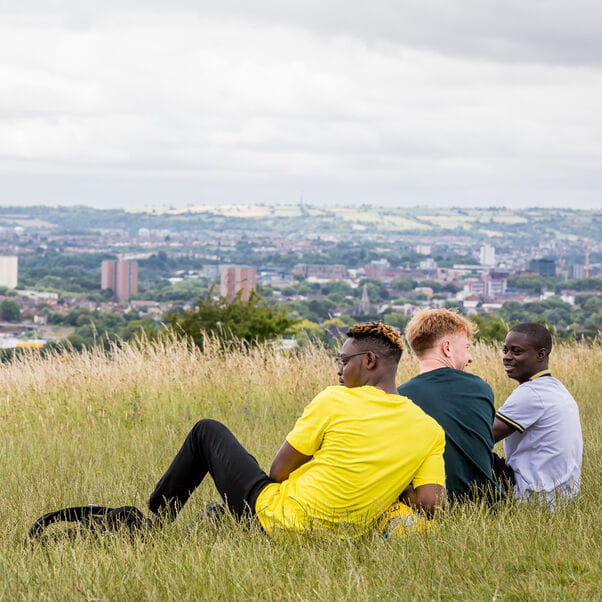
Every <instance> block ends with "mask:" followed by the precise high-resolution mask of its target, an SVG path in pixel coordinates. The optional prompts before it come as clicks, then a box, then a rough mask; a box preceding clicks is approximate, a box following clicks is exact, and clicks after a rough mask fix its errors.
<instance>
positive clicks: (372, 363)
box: [149, 322, 445, 534]
mask: <svg viewBox="0 0 602 602" xmlns="http://www.w3.org/2000/svg"><path fill="white" fill-rule="evenodd" d="M347 336H348V339H347V340H346V341H345V343H344V345H343V347H342V349H341V354H340V355H339V357H338V358H337V364H338V375H339V383H340V386H334V387H327V388H326V389H325V390H324V391H322V392H321V393H319V394H318V395H317V396H316V397H315V398H314V400H313V401H312V402H311V403H310V404H309V405H308V406H307V407H306V408H305V411H304V412H303V415H302V416H301V417H300V418H299V419H298V420H297V422H296V423H295V426H294V428H293V430H292V431H291V432H290V433H289V435H288V436H287V438H286V440H285V441H284V443H283V444H282V446H281V448H280V450H279V451H278V453H277V454H276V457H275V458H274V461H273V462H272V467H271V469H270V473H269V475H268V474H266V473H265V472H264V471H263V470H262V469H261V468H260V467H259V465H258V463H257V461H256V460H255V459H254V458H253V457H252V456H251V455H250V454H249V453H248V452H247V451H246V450H245V449H244V447H243V446H242V445H241V444H240V443H239V442H238V441H237V440H236V438H235V437H234V435H233V434H232V433H231V432H230V431H229V430H228V429H227V428H226V427H225V426H224V425H223V424H221V423H219V422H216V421H214V420H201V421H200V422H198V423H197V424H196V425H195V426H194V428H193V429H192V430H191V432H190V433H189V435H188V436H187V438H186V440H185V442H184V445H183V446H182V448H181V449H180V451H179V452H178V454H177V455H176V457H175V459H174V460H173V462H172V463H171V465H170V467H169V468H168V469H167V472H166V473H165V474H164V475H163V477H162V478H161V480H160V481H159V483H158V484H157V486H156V488H155V491H154V492H153V494H152V495H151V497H150V500H149V507H150V509H151V511H152V512H153V514H154V518H155V520H164V519H171V518H174V517H175V515H176V514H177V512H178V511H179V510H180V508H181V507H182V506H183V505H184V504H185V503H186V501H187V500H188V498H189V496H190V495H191V493H192V492H193V491H194V489H195V488H196V487H197V486H198V485H199V484H200V483H201V481H202V480H203V478H204V477H205V475H206V474H207V473H209V474H211V476H212V478H213V480H214V482H215V485H216V487H217V489H218V491H219V493H220V495H221V496H222V498H223V499H224V501H225V503H226V504H227V506H228V508H229V510H230V511H231V513H232V514H233V515H234V516H236V517H237V518H240V517H243V516H248V515H250V516H251V517H257V518H258V519H259V522H260V524H261V526H262V527H263V529H264V530H265V531H266V532H268V533H274V532H276V531H279V530H287V531H296V532H303V531H305V530H307V529H311V528H314V527H320V528H336V527H337V526H340V525H342V524H345V525H348V526H351V527H352V529H353V532H354V533H356V534H357V533H361V532H364V531H366V530H367V529H369V528H370V527H371V526H372V525H373V524H374V523H375V521H376V520H377V519H378V518H379V517H380V516H381V515H382V513H383V512H384V511H385V510H386V509H387V508H388V507H389V506H390V504H391V503H392V502H394V501H395V499H396V498H397V497H398V496H399V494H400V493H401V492H402V491H403V490H404V489H405V488H406V487H407V486H408V485H409V484H412V485H413V487H414V490H415V495H414V497H413V500H412V501H413V503H414V505H415V506H416V507H417V508H418V509H422V510H424V511H425V512H427V513H432V512H433V510H434V509H435V508H436V507H440V506H441V505H442V504H443V503H444V500H445V488H444V485H445V472H444V465H443V448H444V445H445V435H444V433H443V431H442V429H441V427H440V426H439V425H438V424H437V423H436V422H435V421H434V420H433V419H432V418H430V417H429V416H427V415H426V414H425V413H424V412H423V411H422V410H420V409H419V408H418V407H417V406H416V405H415V404H413V403H411V401H410V400H409V399H407V398H405V397H401V396H400V395H398V394H397V390H396V388H395V374H396V371H397V365H398V363H399V360H400V358H401V353H402V349H403V341H402V338H401V335H400V334H399V333H398V332H397V331H396V330H395V329H393V328H392V327H390V326H386V325H384V324H382V323H380V322H378V323H367V324H356V325H355V326H352V327H351V328H350V329H349V331H348V333H347Z"/></svg>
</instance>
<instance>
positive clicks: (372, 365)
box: [366, 351, 376, 370]
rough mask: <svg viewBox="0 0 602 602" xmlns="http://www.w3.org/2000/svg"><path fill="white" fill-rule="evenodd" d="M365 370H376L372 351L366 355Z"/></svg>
mask: <svg viewBox="0 0 602 602" xmlns="http://www.w3.org/2000/svg"><path fill="white" fill-rule="evenodd" d="M366 368H368V370H374V368H376V356H375V355H374V353H373V352H372V351H368V353H366Z"/></svg>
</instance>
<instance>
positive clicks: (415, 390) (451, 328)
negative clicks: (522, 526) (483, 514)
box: [398, 309, 500, 501]
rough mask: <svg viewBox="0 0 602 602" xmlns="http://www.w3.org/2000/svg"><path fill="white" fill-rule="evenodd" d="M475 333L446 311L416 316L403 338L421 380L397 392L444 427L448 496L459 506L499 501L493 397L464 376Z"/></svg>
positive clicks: (480, 382)
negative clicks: (494, 468) (482, 500)
mask: <svg viewBox="0 0 602 602" xmlns="http://www.w3.org/2000/svg"><path fill="white" fill-rule="evenodd" d="M473 333H474V325H473V323H472V322H470V321H469V320H467V319H466V318H464V317H462V316H460V315H458V314H457V313H455V312H452V311H449V310H447V309H426V310H423V311H420V312H418V313H416V314H415V315H414V317H413V318H412V319H411V320H410V322H409V323H408V325H407V326H406V331H405V336H406V339H407V341H408V344H409V345H410V347H411V349H412V351H413V352H414V353H415V354H416V357H417V358H418V364H419V369H420V374H419V375H418V376H416V377H414V378H412V379H411V380H409V381H408V382H406V383H404V384H403V385H401V386H400V387H399V388H398V392H399V393H400V395H405V396H406V397H409V398H410V399H411V400H412V401H413V402H414V403H415V404H417V405H418V406H420V407H421V408H422V409H423V410H424V411H425V412H426V413H427V414H429V415H430V416H432V417H433V418H434V419H435V420H436V421H437V422H438V423H439V424H440V425H441V426H442V427H443V430H444V431H445V439H446V444H445V454H444V458H445V472H446V475H447V480H446V488H447V494H448V496H449V498H450V499H452V500H456V501H464V500H468V499H478V498H480V497H482V496H484V495H486V496H491V495H493V496H494V497H497V496H499V495H500V488H499V487H498V485H497V484H496V481H495V479H494V476H493V472H492V464H493V454H492V450H493V445H494V441H493V432H492V425H493V419H494V416H495V409H494V405H493V391H492V389H491V387H490V386H489V385H488V384H487V383H486V382H485V381H484V380H483V379H481V378H479V377H478V376H475V375H474V374H470V373H468V372H466V368H467V367H468V365H469V364H470V363H471V362H472V357H471V354H470V345H471V339H472V336H473Z"/></svg>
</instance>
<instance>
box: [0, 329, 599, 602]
mask: <svg viewBox="0 0 602 602" xmlns="http://www.w3.org/2000/svg"><path fill="white" fill-rule="evenodd" d="M474 357H475V362H474V364H473V366H472V371H473V372H475V373H476V374H479V375H480V376H482V377H483V378H485V379H486V380H487V381H488V382H489V383H490V384H491V385H492V387H493V388H494V391H495V393H496V400H497V402H498V403H501V402H502V401H503V400H504V399H505V397H506V396H507V395H508V394H509V392H510V391H511V390H512V389H513V388H514V386H515V385H514V383H513V381H510V380H509V379H508V378H507V377H506V375H505V373H504V372H503V370H502V368H501V362H500V353H499V349H496V348H494V347H492V346H489V345H486V344H480V345H478V346H477V347H476V349H475V353H474ZM552 358H553V360H552V366H551V368H552V371H553V372H554V374H555V375H557V376H558V377H559V378H560V379H561V380H562V381H563V382H564V383H565V384H566V385H567V387H568V388H569V390H571V392H572V393H573V395H574V396H575V398H576V399H577V401H578V402H579V405H580V409H581V415H582V422H583V431H584V440H585V458H584V471H583V490H582V493H581V495H580V496H579V498H578V499H577V500H576V501H575V502H573V503H571V504H570V505H569V506H567V507H565V508H562V509H560V510H559V511H557V512H555V513H554V514H550V513H548V512H547V511H545V510H543V509H540V508H533V507H527V508H525V507H521V506H516V505H514V504H511V503H510V504H507V505H505V506H503V507H502V508H500V509H499V510H498V511H497V512H496V513H491V512H488V511H486V509H485V508H482V507H479V506H478V505H472V506H468V507H464V508H462V509H458V510H455V511H452V512H449V513H448V514H447V516H444V517H443V518H442V519H441V520H440V522H439V525H438V527H437V529H436V530H435V531H434V532H432V533H428V534H426V535H422V536H416V537H409V538H407V539H402V540H395V541H385V540H383V539H382V538H381V537H380V536H379V535H378V534H376V533H372V534H370V535H368V536H366V537H364V538H362V539H361V540H359V541H348V540H345V539H343V540H341V539H338V538H335V537H328V536H325V535H318V534H315V535H312V536H309V537H304V538H298V537H295V536H292V537H288V538H285V539H282V540H278V541H273V540H269V539H268V538H266V537H265V536H263V535H262V534H261V533H259V532H258V531H257V530H254V529H251V530H250V531H248V530H244V529H243V528H242V527H240V526H239V525H236V524H232V523H228V522H226V523H225V524H224V525H222V527H221V528H220V529H219V530H217V531H216V530H215V529H213V528H211V527H210V526H209V525H207V524H206V523H204V522H203V521H200V522H199V521H198V520H197V513H198V511H199V510H200V509H201V508H202V506H203V504H204V503H205V502H208V501H212V500H215V499H216V493H215V490H214V488H213V486H212V484H211V483H210V482H209V481H210V480H208V482H206V483H204V484H203V485H202V486H201V487H200V488H199V491H198V492H197V493H195V495H194V496H193V498H192V499H191V501H190V502H189V504H188V505H187V506H186V508H185V509H184V512H183V513H182V516H181V517H180V518H179V519H178V521H176V522H175V523H174V524H173V525H170V526H169V527H168V528H167V529H166V530H165V531H162V532H160V533H156V534H153V535H152V536H151V537H150V539H147V540H146V541H136V542H134V543H132V542H130V541H129V540H126V539H124V538H121V537H119V536H117V537H109V536H107V537H101V538H97V539H86V538H83V539H79V540H76V541H60V542H58V543H56V544H55V545H52V546H46V547H34V548H30V547H26V546H24V545H23V537H24V534H25V532H26V529H27V526H28V525H29V523H31V522H32V521H33V519H34V518H36V517H37V515H39V514H41V513H43V512H45V511H48V510H51V509H55V508H59V507H62V506H67V505H70V504H83V503H92V502H93V503H99V504H106V505H121V504H126V503H128V504H135V505H137V506H139V507H142V508H143V507H145V501H146V498H147V496H148V494H149V493H150V491H151V490H152V488H153V486H154V484H155V483H156V481H157V479H158V478H159V476H160V475H161V474H162V472H163V470H164V469H165V468H166V466H167V465H168V463H169V461H170V460H171V458H172V457H173V455H174V453H175V452H176V451H177V449H178V447H179V445H180V444H181V441H182V439H183V438H184V436H185V435H186V433H187V432H188V430H189V429H190V427H191V426H192V425H193V424H194V422H195V421H196V420H197V419H199V418H201V417H213V418H216V419H218V420H223V421H224V422H226V423H227V424H228V425H229V426H230V428H232V430H233V431H234V432H235V433H236V434H237V435H238V436H239V438H240V439H241V441H242V442H243V443H244V444H245V445H246V446H247V447H248V448H249V450H250V451H251V452H252V453H253V454H254V455H255V456H256V457H257V459H258V460H259V462H260V463H261V464H262V465H263V466H264V467H266V468H267V467H268V466H269V463H270V461H271V458H272V457H273V455H274V453H275V452H276V450H277V449H278V447H279V446H280V444H281V442H282V440H283V439H284V437H285V436H286V434H287V432H288V430H289V429H290V428H291V426H292V424H293V422H294V420H295V418H296V417H297V416H298V415H299V414H300V412H301V411H302V408H303V406H304V405H305V404H306V403H307V402H308V401H309V400H310V399H311V398H312V397H313V395H314V394H315V393H316V392H318V391H319V390H321V389H322V388H324V387H325V386H327V385H329V384H336V382H337V381H336V369H335V365H334V362H333V360H332V357H331V355H330V354H329V353H328V352H327V351H325V350H324V349H321V348H319V347H315V348H313V347H310V348H308V349H306V350H304V351H302V352H301V353H300V354H298V355H296V354H289V353H286V352H283V351H277V350H274V349H272V348H270V347H269V346H263V347H259V348H254V349H251V350H248V351H246V350H244V349H241V348H238V349H233V350H230V351H223V350H221V349H220V348H219V347H218V346H216V345H212V344H209V345H208V346H207V347H206V349H205V350H204V351H202V352H201V351H199V350H198V349H196V348H193V347H190V346H188V345H186V344H185V343H183V342H182V341H177V340H164V341H159V342H154V343H145V344H142V345H139V346H126V347H124V348H122V349H114V350H113V352H112V353H110V354H105V353H103V352H100V351H90V352H86V353H83V354H81V355H65V356H58V355H57V356H53V357H51V358H49V359H41V358H39V357H38V356H37V355H36V354H35V353H31V354H29V355H26V356H23V357H21V358H19V359H18V360H17V361H15V362H14V363H12V364H6V365H3V366H2V367H0V392H1V394H0V424H1V427H2V438H1V442H0V470H1V472H0V474H1V475H2V482H3V486H2V490H1V491H2V503H1V504H0V540H1V541H0V545H1V546H2V549H3V553H2V555H0V575H1V576H2V577H1V580H0V598H2V599H7V600H8V599H10V600H12V599H22V600H32V599H48V600H63V599H82V600H86V599H95V600H121V599H134V600H157V599H181V598H184V599H210V598H211V599H247V598H255V599H283V598H284V599H289V598H293V599H304V600H306V599H307V600H309V599H312V600H313V599H357V598H359V599H362V600H371V599H376V598H401V599H413V598H427V599H437V598H453V599H494V598H495V599H544V598H550V599H554V598H566V597H570V598H581V597H582V598H594V597H596V596H597V595H598V594H599V593H600V589H599V583H600V581H601V579H602V567H601V562H602V561H601V554H600V550H601V549H602V535H601V530H600V527H599V526H598V520H597V517H598V516H599V508H600V502H601V501H602V495H601V494H600V486H599V483H600V482H601V479H602V460H601V459H600V458H601V453H602V441H601V438H600V431H601V427H602V413H601V411H600V408H599V400H600V392H601V391H602V378H601V371H600V366H601V365H602V347H601V345H600V343H599V342H596V343H594V344H592V345H586V344H583V343H573V344H562V345H558V346H557V347H556V348H555V350H554V353H553V356H552ZM415 373H416V363H415V361H414V360H413V359H412V358H411V357H404V359H403V360H402V363H401V366H400V369H399V373H398V380H399V382H403V381H405V380H407V379H408V378H410V377H411V376H413V375H414V374H415ZM186 523H193V524H195V526H194V527H193V528H192V529H189V530H185V529H184V528H183V525H184V524H186Z"/></svg>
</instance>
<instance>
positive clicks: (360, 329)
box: [347, 321, 404, 361]
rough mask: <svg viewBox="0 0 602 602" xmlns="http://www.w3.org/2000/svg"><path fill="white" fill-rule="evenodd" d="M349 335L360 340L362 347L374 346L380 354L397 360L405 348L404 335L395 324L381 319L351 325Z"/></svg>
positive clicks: (355, 339)
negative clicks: (385, 322) (384, 322)
mask: <svg viewBox="0 0 602 602" xmlns="http://www.w3.org/2000/svg"><path fill="white" fill-rule="evenodd" d="M347 336H348V337H349V338H352V339H353V340H354V341H356V342H358V343H359V344H360V346H361V347H364V346H366V347H372V348H374V350H375V351H378V352H379V354H381V355H383V356H385V357H390V358H391V359H394V360H395V361H399V360H400V359H401V354H402V353H403V349H404V345H403V337H402V336H401V333H400V332H399V331H398V330H397V329H396V328H394V327H393V326H389V325H388V324H383V323H382V322H381V321H378V322H363V323H361V324H354V325H353V326H351V328H349V330H348V331H347Z"/></svg>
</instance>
